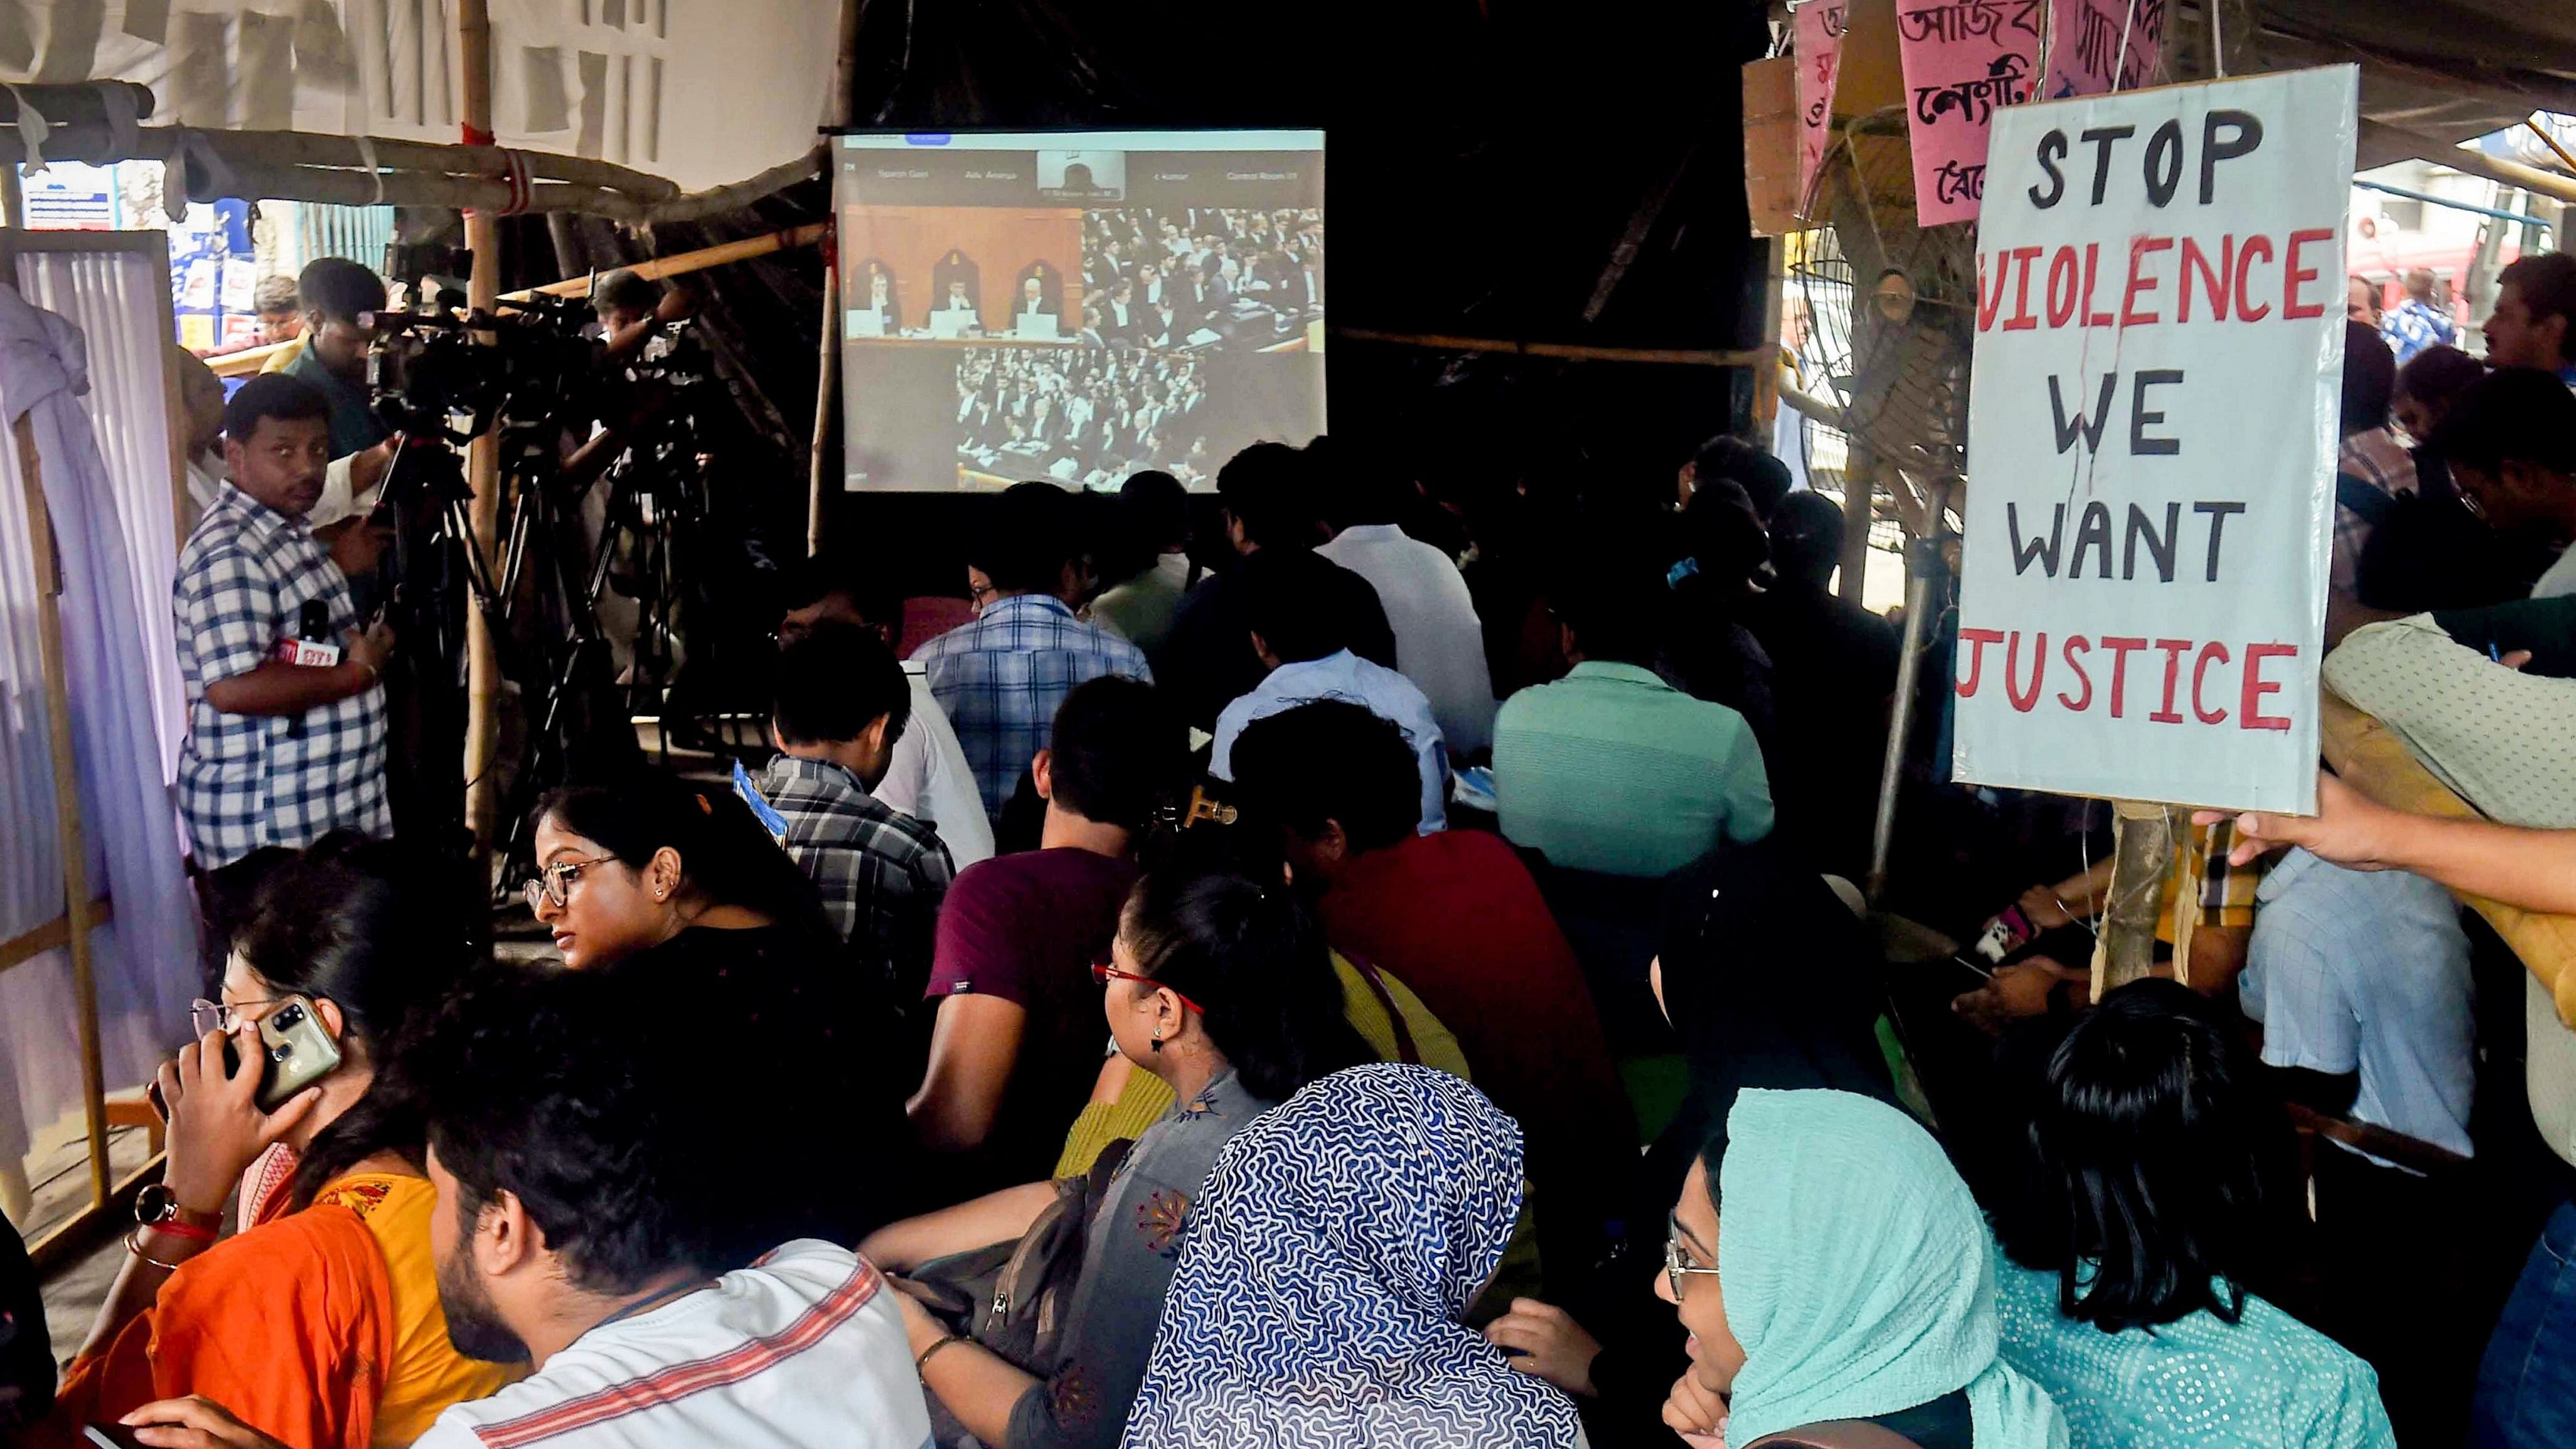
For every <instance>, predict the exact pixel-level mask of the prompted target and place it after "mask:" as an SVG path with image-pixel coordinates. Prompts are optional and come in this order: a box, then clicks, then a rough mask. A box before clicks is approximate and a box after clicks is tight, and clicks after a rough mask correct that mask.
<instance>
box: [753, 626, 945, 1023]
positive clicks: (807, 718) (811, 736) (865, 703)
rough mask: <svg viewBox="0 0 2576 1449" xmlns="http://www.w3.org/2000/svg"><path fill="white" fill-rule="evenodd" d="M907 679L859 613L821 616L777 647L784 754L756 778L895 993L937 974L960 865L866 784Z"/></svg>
mask: <svg viewBox="0 0 2576 1449" xmlns="http://www.w3.org/2000/svg"><path fill="white" fill-rule="evenodd" d="M911 702H912V691H911V688H910V686H909V685H907V684H906V683H905V682H904V677H903V666H902V665H900V664H897V663H896V662H895V658H894V654H893V652H892V651H890V650H888V649H887V648H886V647H885V645H884V644H883V643H881V642H879V641H878V639H877V638H876V636H875V635H873V634H870V633H868V632H867V631H866V630H864V629H862V628H860V627H859V626H858V625H856V624H844V623H840V622H837V621H833V622H828V623H822V624H817V625H815V626H814V627H813V628H812V629H811V630H810V631H808V632H807V633H806V635H805V636H804V637H803V638H801V639H798V640H797V641H796V642H795V643H793V644H790V645H788V646H787V647H786V648H785V649H784V650H781V651H780V652H779V656H778V691H777V705H776V708H775V709H774V710H773V712H772V714H771V716H770V729H771V731H772V733H773V734H774V735H775V737H776V740H777V744H778V749H779V755H778V758H776V759H774V760H771V761H770V762H769V767H768V768H767V769H766V770H764V771H762V772H761V779H760V788H761V793H762V795H764V796H765V797H766V798H767V799H768V801H769V803H770V805H771V806H773V807H774V808H776V810H777V811H778V813H779V814H780V815H781V816H783V817H785V819H786V822H787V831H786V835H785V837H784V839H782V840H781V841H780V844H782V845H784V846H785V847H786V848H787V854H788V855H789V857H790V858H792V859H794V860H795V862H796V863H797V864H798V865H799V866H802V867H803V868H804V870H805V873H806V874H807V875H809V876H811V877H813V879H814V885H815V887H816V888H817V889H818V890H820V891H821V892H822V896H823V909H824V910H825V911H827V912H829V913H830V915H831V917H832V925H833V927H834V928H835V929H837V930H838V931H839V932H840V933H841V935H842V937H843V939H845V940H847V941H848V942H849V943H850V948H851V952H852V955H853V956H854V957H855V958H856V960H857V961H858V963H859V964H860V965H862V966H863V967H865V968H866V969H870V970H873V971H876V972H879V973H881V974H882V975H883V976H884V978H885V980H886V981H887V982H889V983H890V984H891V985H892V986H893V987H894V989H895V991H896V992H897V993H898V995H897V999H898V1000H911V999H914V998H918V997H919V996H920V995H921V987H922V984H923V983H924V982H926V981H928V980H929V979H930V944H931V932H932V929H933V927H934V926H935V924H936V922H937V921H938V919H939V902H940V900H941V898H942V897H944V896H946V895H947V893H948V882H949V878H950V876H951V875H953V874H954V872H953V871H952V870H951V869H950V868H949V862H948V851H947V848H946V847H945V846H943V845H942V844H941V843H940V840H939V833H938V831H937V830H935V829H933V828H932V827H931V826H929V825H926V824H923V823H922V822H921V821H918V820H915V819H913V818H912V817H911V816H909V815H906V814H904V813H903V812H902V811H899V810H896V809H895V808H893V807H892V806H889V805H887V804H885V803H883V802H882V801H880V800H878V799H877V798H876V797H875V796H874V795H872V794H870V793H869V792H870V791H871V790H873V789H874V788H875V787H876V785H877V782H879V781H881V780H883V779H884V778H885V774H886V768H887V766H888V764H889V763H890V762H891V761H892V759H893V757H894V746H895V742H896V741H897V740H899V739H901V738H902V737H903V732H904V728H905V726H906V724H907V723H908V722H909V721H908V719H907V714H908V711H909V708H910V705H911Z"/></svg>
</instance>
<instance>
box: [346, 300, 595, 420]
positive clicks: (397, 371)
mask: <svg viewBox="0 0 2576 1449" xmlns="http://www.w3.org/2000/svg"><path fill="white" fill-rule="evenodd" d="M589 320H590V307H589V304H588V303H587V302H585V301H583V300H581V299H578V298H567V297H555V296H549V295H546V294H544V293H538V294H536V295H535V296H533V297H530V298H527V299H526V300H523V301H509V302H503V303H502V304H501V305H500V308H499V310H497V311H493V312H475V313H470V314H468V315H465V316H461V317H460V316H457V315H455V314H453V313H451V312H448V311H446V310H444V309H427V310H416V311H410V312H375V313H369V314H366V315H363V316H361V317H360V318H359V319H358V321H359V325H361V326H364V327H368V328H371V329H373V330H374V332H375V334H376V339H375V342H374V344H373V345H372V346H370V347H369V348H368V350H367V387H368V391H369V392H370V394H371V395H372V401H373V404H374V407H375V412H376V417H377V418H378V419H379V420H380V421H382V422H383V423H384V425H385V426H386V427H387V428H390V429H392V430H393V431H395V432H398V433H402V434H404V435H406V436H409V437H414V438H435V439H439V440H441V441H445V442H450V443H459V444H461V443H464V442H467V441H469V440H471V439H473V438H477V437H480V436H482V435H483V434H484V433H486V432H489V431H490V430H491V429H492V428H493V427H494V426H495V425H496V424H497V425H500V426H503V427H509V426H513V425H533V424H537V423H543V422H555V423H571V422H574V421H576V420H584V421H586V419H587V416H588V415H590V414H592V413H593V412H595V410H596V407H597V405H598V401H599V399H598V389H599V385H600V382H601V377H602V371H603V369H602V368H601V366H600V346H599V344H598V343H597V342H595V341H593V340H591V339H589V338H587V337H584V336H583V335H582V329H583V328H584V327H585V326H586V325H587V324H588V322H589ZM476 333H486V334H489V335H490V337H491V338H492V341H491V342H489V343H484V342H478V341H477V340H476V339H475V335H474V334H476ZM460 416H461V417H464V418H466V419H467V420H468V422H467V425H466V426H465V428H464V429H463V430H462V431H458V430H456V429H455V427H454V426H453V422H454V419H456V418H458V417H460Z"/></svg>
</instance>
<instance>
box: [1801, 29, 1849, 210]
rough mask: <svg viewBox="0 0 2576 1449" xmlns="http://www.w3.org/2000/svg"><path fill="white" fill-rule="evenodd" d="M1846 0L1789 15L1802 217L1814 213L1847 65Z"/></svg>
mask: <svg viewBox="0 0 2576 1449" xmlns="http://www.w3.org/2000/svg"><path fill="white" fill-rule="evenodd" d="M1846 13H1847V7H1846V0H1807V3H1806V4H1804V5H1801V6H1799V7H1798V8H1797V9H1796V10H1795V11H1793V12H1791V19H1792V22H1793V24H1794V25H1795V28H1796V40H1795V48H1794V51H1793V53H1794V54H1795V55H1796V56H1797V57H1798V212H1799V214H1800V215H1801V216H1813V215H1814V214H1815V198H1816V172H1817V170H1818V169H1819V168H1820V167H1822V166H1823V164H1824V160H1825V146H1826V143H1827V142H1828V141H1830V140H1831V139H1832V136H1833V119H1834V77H1835V76H1836V75H1838V74H1839V73H1840V72H1841V71H1842V66H1843V20H1844V16H1845V15H1846Z"/></svg>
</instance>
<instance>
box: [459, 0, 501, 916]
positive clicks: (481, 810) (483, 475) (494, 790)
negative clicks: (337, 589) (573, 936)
mask: <svg viewBox="0 0 2576 1449" xmlns="http://www.w3.org/2000/svg"><path fill="white" fill-rule="evenodd" d="M456 36H457V54H458V56H459V58H460V59H461V61H462V62H463V66H464V72H465V116H464V125H465V136H466V139H467V140H468V141H475V140H481V139H484V138H487V137H489V136H490V135H491V133H492V17H491V12H490V10H489V8H488V6H487V3H486V0H458V4H457V11H456ZM465 245H466V247H467V249H469V250H470V251H472V252H473V254H474V267H473V271H472V273H471V274H470V275H469V276H468V278H467V280H466V290H465V304H466V306H467V308H468V309H469V310H473V311H480V312H489V311H490V310H492V307H493V305H494V304H495V303H496V302H498V301H499V300H500V296H501V229H500V224H499V222H498V221H497V219H496V218H495V217H494V216H493V214H492V213H491V212H490V211H489V210H476V211H469V212H467V213H465ZM465 478H466V483H467V486H469V487H470V488H472V490H473V493H474V499H473V504H472V506H471V508H470V509H469V510H468V517H469V518H470V520H471V524H472V527H473V530H474V547H475V548H476V549H477V550H478V551H480V552H481V554H482V555H483V556H484V557H485V558H489V557H491V556H492V541H493V534H494V531H495V529H496V527H497V520H498V519H499V517H500V493H501V440H500V439H499V438H498V437H496V436H494V435H493V434H490V433H486V434H484V435H483V436H482V437H479V438H476V439H475V440H474V441H473V442H472V443H470V444H468V445H467V448H466V453H465ZM494 627H495V625H494V621H493V620H492V619H491V618H490V617H489V616H487V615H486V614H485V613H484V610H483V604H482V600H481V599H480V597H479V596H478V597H477V598H476V599H475V602H474V605H473V608H472V615H471V621H470V623H469V624H468V626H467V629H466V656H465V760H464V769H465V823H466V826H467V828H469V829H471V830H472V831H473V832H474V866H475V870H474V880H475V885H476V888H477V889H480V890H489V889H490V887H491V883H492V868H491V867H492V863H491V854H490V853H491V849H492V837H493V826H494V824H495V820H494V816H495V814H496V812H497V808H498V806H499V803H500V798H501V797H500V791H499V789H498V782H497V781H495V780H494V779H493V778H492V762H493V759H494V756H495V755H496V754H497V753H498V747H499V744H500V737H501V728H500V725H501V722H500V713H499V706H500V694H501V661H500V655H499V653H498V651H497V648H496V646H495V643H494V640H493V637H492V631H493V628H494Z"/></svg>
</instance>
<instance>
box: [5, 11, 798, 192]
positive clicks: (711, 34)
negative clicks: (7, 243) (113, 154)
mask: <svg viewBox="0 0 2576 1449" xmlns="http://www.w3.org/2000/svg"><path fill="white" fill-rule="evenodd" d="M456 9H457V6H456V0H0V80H7V81H12V82H25V81H30V80H35V81H66V82H67V81H81V80H109V79H113V80H130V81H138V82H141V83H142V84H144V85H147V86H150V87H151V88H152V91H153V93H154V95H155V96H157V97H158V98H159V101H160V104H159V106H158V107H157V110H156V113H155V116H154V120H155V121H156V122H157V123H160V124H170V123H173V122H175V123H176V124H178V125H181V126H187V127H191V128H195V129H199V130H210V131H212V130H236V131H303V132H307V133H312V134H317V135H326V136H351V137H355V136H369V137H385V138H391V139H395V140H404V141H427V142H454V141H456V140H457V139H458V137H459V134H460V132H459V124H458V123H459V120H460V118H461V114H462V113H461V109H460V97H461V93H462V79H461V75H460V73H459V69H458V58H457V46H456V19H457V17H456ZM839 12H840V5H839V0H756V3H753V0H491V19H492V68H493V88H492V108H493V122H494V124H493V129H494V132H495V133H496V136H497V138H498V140H499V142H500V144H502V145H504V146H510V147H519V148H525V149H529V150H536V151H547V152H554V153H557V154H560V155H566V156H581V157H589V158H593V159H596V160H603V161H610V162H615V163H617V164H620V165H623V166H628V167H631V168H633V169H635V170H637V171H642V172H646V173H649V174H651V175H655V176H660V177H663V178H666V179H668V180H670V181H673V182H676V183H677V184H678V185H679V186H680V187H681V188H682V189H684V190H699V189H703V188H706V187H711V186H719V185H723V184H726V183H730V182H735V181H739V180H742V179H743V178H745V177H748V176H752V175H755V174H757V173H759V172H761V171H764V170H767V169H768V168H770V167H773V166H777V165H780V164H782V163H785V162H788V161H791V160H793V159H794V158H796V157H797V156H799V155H802V154H803V153H804V152H806V151H807V150H809V149H810V148H811V147H812V146H813V144H814V125H815V121H816V119H817V118H818V117H819V116H821V114H822V110H823V95H824V92H825V90H826V89H827V88H828V87H829V86H830V83H831V71H832V50H833V46H832V37H833V35H834V34H835V27H836V24H837V19H836V17H837V16H838V15H839ZM348 164H351V165H356V164H358V152H357V150H356V148H355V147H354V145H353V146H352V148H351V151H350V155H349V157H348Z"/></svg>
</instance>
